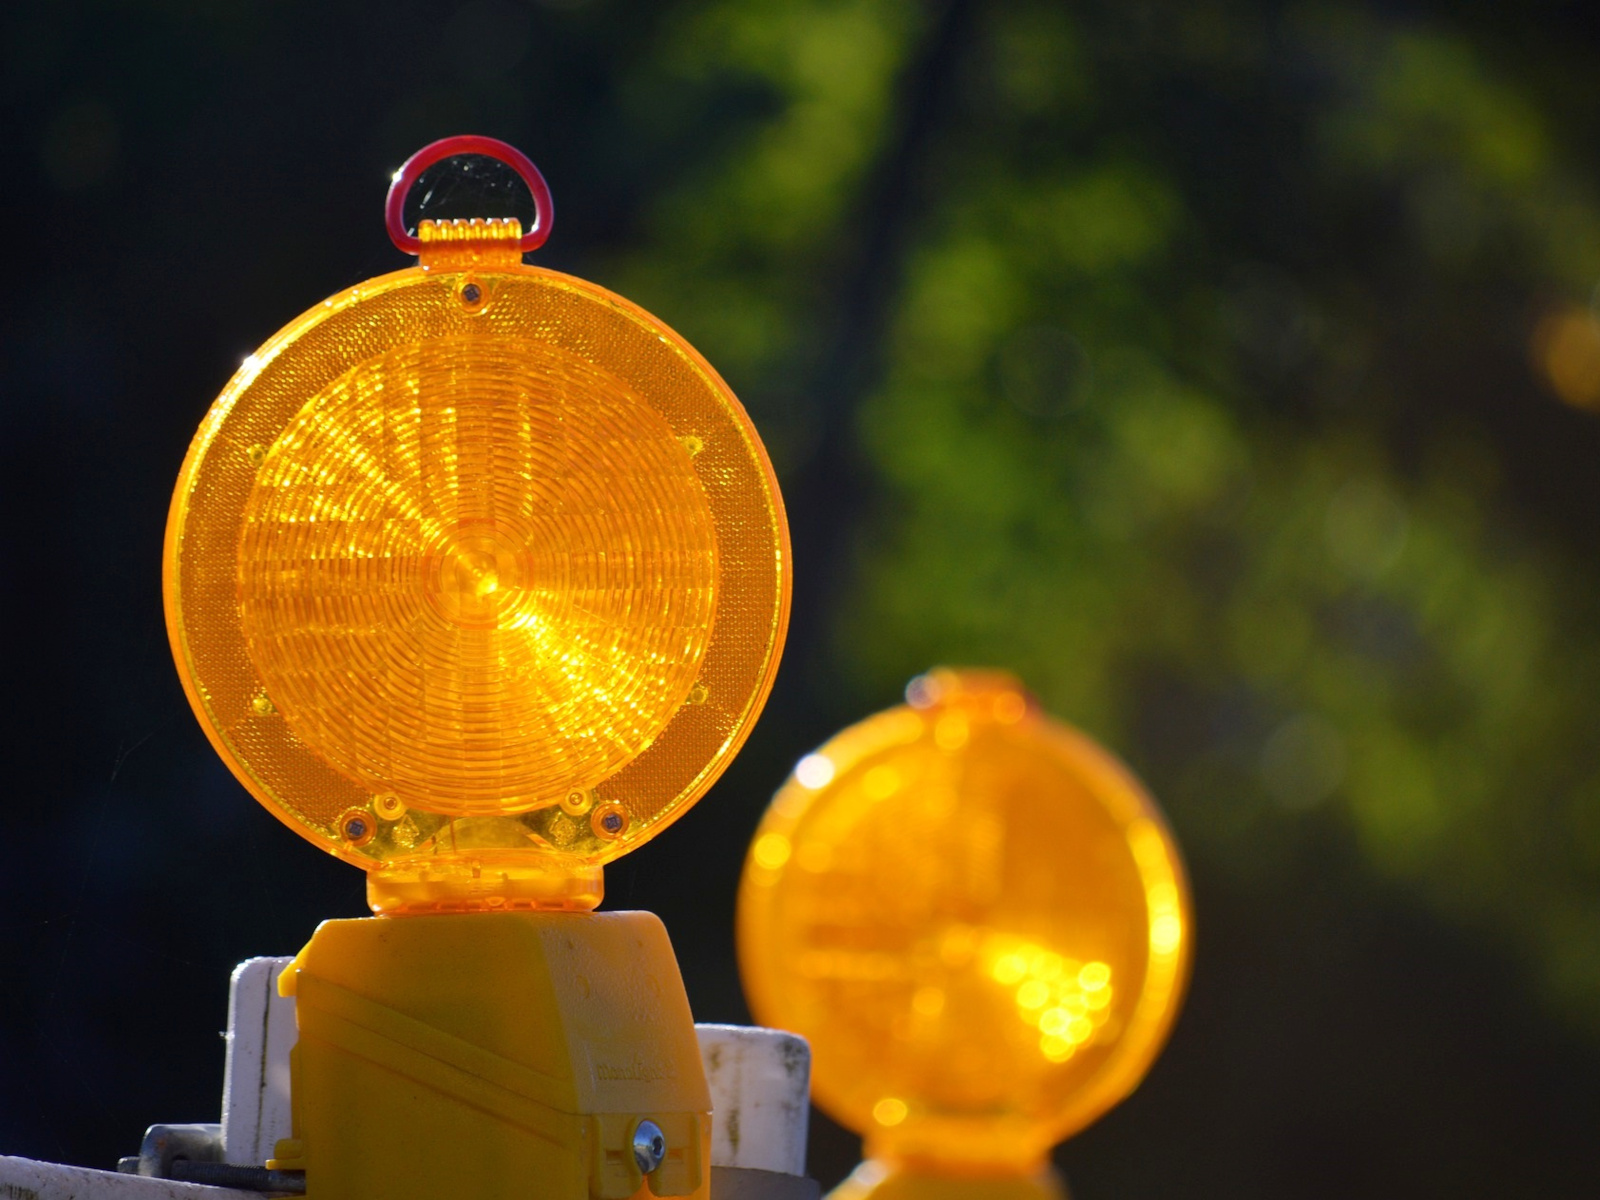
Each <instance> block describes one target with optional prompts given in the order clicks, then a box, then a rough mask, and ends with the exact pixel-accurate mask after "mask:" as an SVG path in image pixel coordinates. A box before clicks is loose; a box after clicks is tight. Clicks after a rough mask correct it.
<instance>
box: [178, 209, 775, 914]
mask: <svg viewBox="0 0 1600 1200" xmlns="http://www.w3.org/2000/svg"><path fill="white" fill-rule="evenodd" d="M519 236H520V227H519V226H518V224H517V222H515V221H508V222H499V221H490V222H485V221H471V222H452V223H445V224H438V223H432V222H426V221H425V222H423V223H422V225H421V226H420V229H419V240H420V254H421V262H420V264H419V265H418V266H416V267H413V268H411V269H409V270H403V271H397V272H395V273H393V274H391V275H385V276H382V277H380V278H377V279H373V280H369V281H368V282H366V283H363V284H361V285H360V286H358V287H354V288H350V289H348V290H346V291H344V292H341V293H340V294H338V295H336V296H333V297H331V298H330V299H328V300H326V301H324V302H323V303H322V304H320V305H318V306H317V307H316V308H314V309H312V310H311V311H310V312H308V313H306V314H304V315H303V316H301V317H299V318H298V319H297V320H295V321H294V322H292V323H291V324H290V325H289V326H288V327H286V328H285V329H284V330H283V331H282V332H280V333H278V334H277V335H276V336H274V337H273V338H272V339H271V340H269V341H268V342H267V343H266V344H265V345H264V346H262V347H261V348H260V349H259V350H258V351H256V353H254V354H252V355H250V357H249V358H247V359H246V360H245V362H244V365H243V366H242V367H241V368H240V370H239V372H238V374H236V375H235V376H234V378H233V379H232V381H231V382H230V383H229V384H228V386H227V387H226V388H225V389H224V390H223V392H222V395H221V396H220V397H218V399H217V401H216V403H215V404H214V405H213V406H212V408H211V411H210V412H209V413H208V414H207V416H206V418H205V421H204V422H203V423H202V424H201V426H200V430H199V432H198V434H197V435H196V437H195V440H194V443H193V445H192V446H191V448H190V450H189V455H188V458H187V460H186V461H185V463H184V466H183V471H182V474H181V476H180V477H179V480H178V485H177V489H176V492H175V493H174V496H173V501H172V510H171V517H170V520H169V522H168V527H167V543H166V560H165V590H166V606H167V625H168V630H169V633H170V635H171V639H172V645H173V651H174V654H175V656H176V658H177V662H178V668H179V673H180V675H181V676H182V678H183V683H184V687H185V689H186V691H187V692H188V695H189V699H190V701H191V703H192V704H193V706H194V709H195V711H196V713H197V714H198V715H199V717H200V720H201V724H202V725H203V726H204V728H205V730H206V733H207V735H208V736H209V737H210V738H211V741H212V743H213V744H214V745H215V746H216V748H217V750H218V752H219V753H220V754H221V755H222V758H223V760H224V761H225V762H226V763H227V764H228V766H229V767H230V768H231V769H232V770H233V772H234V774H236V775H237V776H238V777H239V779H240V780H241V781H242V782H243V783H244V785H245V786H246V787H247V788H249V790H250V791H251V792H252V793H253V794H254V795H255V797H256V798H257V799H258V800H260V801H261V803H263V804H264V805H266V807H267V808H268V809H269V810H271V811H272V812H273V813H274V814H275V815H277V816H278V817H279V818H281V819H282V820H284V821H285V822H286V823H288V824H289V825H290V826H291V827H292V828H294V829H295V830H296V831H297V832H299V833H300V834H302V835H303V836H305V837H306V838H308V839H310V840H311V841H313V842H315V843H317V844H318V845H320V846H323V847H324V848H326V849H327V850H329V851H331V852H332V853H334V854H336V855H338V856H339V857H341V858H344V859H345V860H347V861H349V862H352V863H354V864H356V865H358V866H360V867H363V868H365V869H366V870H367V871H368V872H369V898H370V900H371V902H372V906H373V908H374V910H375V911H377V912H380V913H400V912H429V911H446V910H485V911H487V910H496V909H516V908H567V909H580V910H582V909H590V908H593V907H594V906H595V905H596V904H597V903H598V902H599V900H600V896H601V888H602V885H601V875H600V868H601V865H602V864H603V863H605V862H607V861H609V860H611V859H613V858H616V857H617V856H619V855H621V854H623V853H626V852H627V851H628V850H630V849H632V848H633V847H635V846H637V845H639V844H640V843H641V842H644V841H646V840H648V839H649V838H651V837H653V836H654V835H655V834H656V833H658V832H659V831H660V830H661V829H662V828H664V827H665V826H666V825H667V824H669V823H670V822H671V821H673V820H675V819H676V818H677V817H679V816H681V815H682V814H683V812H684V811H685V810H687V809H688V807H689V806H690V805H691V804H693V803H694V801H695V800H696V799H698V797H699V796H700V795H701V794H703V793H704V791H705V790H706V789H707V788H708V787H709V786H710V785H711V783H712V781H713V780H714V779H715V778H716V777H717V775H718V774H720V773H721V771H722V769H723V767H724V766H725V765H726V763H727V762H728V761H729V759H730V758H731V757H732V755H733V754H734V753H736V752H737V750H738V748H739V747H740V746H741V745H742V744H743V742H744V739H745V737H746V735H747V734H748V732H749V729H750V727H751V725H752V724H753V723H754V720H755V718H756V716H757V714H758V713H759V711H760V709H761V706H762V704H763V703H764V701H765V698H766V695H767V692H768V690H769V688H770V686H771V682H772V677H773V674H774V672H775V671H776V667H777V663H778V657H779V653H780V650H781V647H782V643H783V636H784V630H785V626H786V623H787V617H788V605H789V588H790V568H789V548H788V533H787V526H786V524H785V521H784V514H783V506H782V501H781V499H780V497H779V494H778V488H777V483H776V480H775V478H774V476H773V473H772V469H771V466H770V464H769V463H768V460H767V456H766V453H765V451H764V449H763V447H762V445H761V442H760V439H759V438H758V437H757V435H756V433H755V430H754V428H753V427H752V426H751V424H750V421H749V419H748V418H747V417H746V415H745V413H744V410H743V409H742V408H741V407H740V405H739V402H738V401H737V400H736V399H735V398H734V396H733V394H732V393H731V392H730V391H729V390H728V387H727V385H726V384H725V383H723V381H722V380H721V379H720V378H719V377H718V376H717V374H716V372H715V371H713V370H712V369H711V367H710V366H709V365H707V363H706V362H705V360H704V359H702V358H701V357H700V355H699V354H697V353H696V352H695V351H694V350H693V349H692V348H691V347H690V346H689V345H688V343H687V342H685V341H684V340H683V339H682V338H681V337H679V336H678V335H677V334H676V333H674V332H673V331H672V330H670V329H668V328H667V327H666V326H665V325H663V324H662V323H661V322H659V321H657V320H656V319H655V318H654V317H651V316H650V315H649V314H647V313H645V312H644V311H642V310H641V309H639V308H638V307H636V306H635V305H633V304H630V303H629V302H628V301H626V300H624V299H622V298H621V297H619V296H616V295H613V294H612V293H610V292H608V291H606V290H605V289H604V288H601V287H597V286H596V285H594V284H592V283H586V282H584V281H582V280H578V279H573V278H571V277H568V276H565V275H560V274H557V273H555V272H553V271H546V270H542V269H540V268H537V267H532V266H525V265H523V263H522V261H521V252H520V250H519V249H518V237H519ZM730 596H733V597H734V598H733V599H732V600H731V601H729V599H728V598H729V597H730Z"/></svg>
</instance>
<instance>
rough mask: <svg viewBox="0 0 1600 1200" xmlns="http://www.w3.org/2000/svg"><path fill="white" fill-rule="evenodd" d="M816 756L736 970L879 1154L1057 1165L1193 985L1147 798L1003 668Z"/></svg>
mask: <svg viewBox="0 0 1600 1200" xmlns="http://www.w3.org/2000/svg"><path fill="white" fill-rule="evenodd" d="M908 694H909V696H910V697H911V699H912V703H911V704H910V705H907V706H904V707H899V708H893V709H890V710H888V711H887V712H883V713H879V714H878V715H876V716H873V717H869V718H868V719H867V720H865V721H863V722H861V723H860V724H858V725H854V726H852V727H850V728H849V729H846V730H845V731H843V732H842V733H840V734H838V735H836V736H835V737H834V738H833V739H832V740H831V741H829V742H828V743H827V744H826V745H824V746H823V747H822V748H821V749H819V750H817V751H816V752H815V753H814V754H811V755H808V756H806V757H805V758H804V759H802V760H801V761H800V763H799V764H798V765H797V767H796V768H795V771H794V774H793V775H792V776H791V777H790V778H789V780H788V781H787V782H786V783H785V784H784V785H783V787H782V788H781V789H780V790H779V792H778V794H777V795H776V797H774V799H773V801H772V805H771V807H770V808H769V809H768V810H767V813H766V816H765V817H764V819H763V820H762V822H761V826H760V828H759V829H758V830H757V831H756V836H755V840H754V841H753V842H752V843H751V849H750V855H749V858H748V859H747V861H746V864H745V872H744V877H743V880H742V881H741V884H740V889H739V907H738V935H739V960H740V968H741V971H742V974H743V977H744V982H745V988H746V990H747V992H748V994H749V999H750V1005H751V1008H752V1010H753V1011H754V1013H755V1015H756V1017H757V1019H758V1020H760V1021H761V1023H762V1024H765V1025H772V1026H775V1027H777V1028H781V1029H789V1030H792V1031H794V1032H796V1033H799V1034H802V1035H803V1036H805V1037H806V1038H808V1039H809V1040H810V1042H811V1049H812V1064H813V1065H812V1088H813V1094H814V1096H815V1098H816V1100H817V1103H818V1104H819V1105H821V1106H822V1107H823V1108H824V1109H826V1110H827V1111H828V1112H829V1113H830V1114H831V1115H833V1116H834V1117H835V1118H837V1119H838V1120H839V1121H841V1122H842V1123H844V1124H845V1125H847V1126H849V1127H851V1128H853V1129H855V1130H857V1131H858V1132H860V1133H862V1134H863V1135H864V1136H865V1138H866V1141H867V1152H868V1153H869V1154H870V1155H871V1156H872V1157H874V1158H879V1159H884V1160H888V1161H892V1162H909V1163H921V1164H926V1165H932V1166H934V1167H936V1168H937V1167H940V1166H942V1167H945V1168H949V1169H954V1170H957V1171H960V1172H972V1171H979V1172H986V1171H1002V1172H1003V1171H1023V1172H1030V1171H1035V1170H1039V1169H1041V1168H1042V1165H1043V1162H1044V1159H1045V1156H1046V1155H1047V1154H1048V1152H1049V1149H1050V1147H1051V1146H1052V1145H1053V1144H1054V1143H1055V1142H1057V1141H1059V1140H1061V1139H1062V1138H1064V1137H1066V1136H1068V1135H1069V1134H1071V1133H1073V1132H1075V1131H1076V1130H1078V1129H1080V1128H1082V1127H1083V1126H1085V1125H1087V1124H1088V1123H1089V1122H1090V1121H1092V1120H1094V1119H1095V1118H1096V1117H1098V1116H1099V1115H1100V1114H1101V1113H1103V1112H1104V1111H1105V1110H1106V1109H1108V1108H1110V1107H1111V1106H1112V1105H1114V1104H1115V1103H1116V1102H1117V1101H1118V1100H1120V1099H1121V1098H1122V1097H1123V1096H1125V1095H1126V1094H1127V1093H1128V1092H1129V1091H1131V1090H1132V1089H1133V1087H1134V1086H1135V1085H1136V1084H1137V1083H1138V1082H1139V1080H1140V1079H1141V1078H1142V1077H1143V1076H1144V1073H1145V1071H1146V1070H1147V1069H1148V1068H1149V1066H1150V1063H1151V1062H1152V1061H1153V1060H1154V1058H1155V1055H1156V1053H1157V1051H1158V1050H1159V1049H1160V1047H1161V1044H1162V1042H1163V1041H1164V1040H1165V1038H1166V1034H1167V1031H1168V1029H1169V1027H1170V1025H1171V1023H1172V1019H1173V1017H1174V1015H1175V1014H1176V1012H1177V1008H1178V1004H1179V1002H1180V1000H1181V998H1182V991H1183V986H1184V983H1185V980H1186V977H1187V969H1188V958H1189V941H1190V915H1189V899H1188V891H1187V886H1186V884H1185V881H1184V875H1183V868H1182V864H1181V862H1180V860H1179V858H1178V852H1177V847H1176V845H1175V844H1174V842H1173V840H1172V837H1171V835H1170V834H1169V833H1168V832H1167V829H1166V826H1165V823H1164V822H1163V820H1162V818H1161V815H1160V813H1159V811H1158V810H1157V809H1156V806H1155V804H1154V803H1153V802H1152V801H1151V799H1150V797H1149V796H1148V795H1147V794H1146V792H1145V790H1144V788H1143V787H1142V786H1140V784H1139V782H1138V781H1137V780H1136V779H1135V778H1134V777H1133V776H1132V775H1131V774H1130V773H1129V772H1128V770H1127V768H1125V767H1124V766H1122V764H1121V763H1119V762H1117V761H1116V760H1115V759H1114V758H1112V757H1111V755H1109V754H1108V753H1106V751H1105V750H1103V749H1101V748H1100V747H1099V746H1098V745H1096V744H1095V743H1094V742H1092V741H1091V740H1089V739H1088V738H1087V737H1085V736H1084V735H1083V734H1081V733H1078V732H1077V731H1076V730H1073V729H1071V728H1070V727H1068V726H1066V725H1064V724H1062V723H1060V722H1058V721H1054V720H1052V719H1050V718H1049V717H1047V716H1045V715H1043V714H1042V713H1040V712H1039V711H1038V709H1037V707H1036V706H1035V705H1034V704H1033V703H1032V702H1031V701H1030V700H1029V698H1028V697H1027V696H1026V694H1025V693H1024V692H1023V691H1022V689H1021V687H1020V686H1019V685H1018V684H1017V683H1016V681H1015V680H1013V679H1011V678H1010V677H1009V676H1004V675H1000V674H998V673H976V672H952V671H936V672H932V673H930V674H929V675H926V676H923V677H921V678H920V679H918V680H917V681H915V682H914V683H913V684H912V687H911V688H910V689H909V690H908Z"/></svg>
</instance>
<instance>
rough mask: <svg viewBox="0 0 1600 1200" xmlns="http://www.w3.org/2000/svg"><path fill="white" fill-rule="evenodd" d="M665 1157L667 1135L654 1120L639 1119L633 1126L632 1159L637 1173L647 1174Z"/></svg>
mask: <svg viewBox="0 0 1600 1200" xmlns="http://www.w3.org/2000/svg"><path fill="white" fill-rule="evenodd" d="M666 1157H667V1137H666V1135H665V1134H664V1133H662V1132H661V1126H659V1125H657V1124H656V1123H655V1122H654V1121H640V1122H639V1123H638V1124H637V1125H635V1126H634V1128H633V1161H634V1162H635V1163H637V1164H638V1166H639V1174H641V1175H648V1174H650V1172H651V1171H654V1170H655V1169H656V1168H657V1167H659V1166H660V1165H661V1160H662V1159H664V1158H666Z"/></svg>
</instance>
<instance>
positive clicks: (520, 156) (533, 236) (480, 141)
mask: <svg viewBox="0 0 1600 1200" xmlns="http://www.w3.org/2000/svg"><path fill="white" fill-rule="evenodd" d="M458 154H482V155H484V156H485V157H486V158H493V159H498V160H499V161H500V162H503V163H505V164H506V166H508V167H510V168H511V169H512V170H513V171H515V172H516V173H517V174H518V175H520V176H521V177H522V182H523V183H525V184H527V185H528V191H529V192H531V193H532V194H533V228H531V229H529V230H528V232H527V233H525V234H523V235H522V240H521V241H519V242H518V243H517V246H518V248H519V249H521V250H522V251H523V253H527V252H528V251H529V250H537V249H538V248H539V247H540V246H542V245H544V243H545V239H546V238H548V237H549V236H550V226H551V225H553V224H555V219H556V206H555V201H553V200H552V199H551V198H550V185H549V184H548V183H546V182H545V181H544V176H543V175H541V174H539V168H538V167H536V166H534V165H533V160H532V159H530V158H529V157H528V156H527V155H526V154H524V153H523V152H522V151H521V150H518V149H517V148H516V147H515V146H510V145H507V144H506V143H505V142H502V141H500V140H499V139H498V138H491V137H479V136H477V135H476V134H471V133H463V134H459V135H457V136H456V137H447V138H440V139H439V140H438V141H437V142H431V143H429V144H428V145H426V146H424V147H423V148H422V149H421V150H418V151H417V152H416V153H415V154H413V155H412V156H411V157H410V158H408V159H406V161H405V165H404V166H403V167H401V168H400V169H399V170H398V171H396V172H395V173H394V182H393V183H391V184H390V185H389V199H388V200H387V201H386V202H385V203H384V206H383V219H384V223H385V224H387V225H388V226H389V240H390V241H392V242H393V243H394V244H395V245H396V246H398V247H400V249H401V250H403V251H404V252H405V253H407V254H420V253H421V252H422V241H421V239H420V238H418V237H417V236H416V235H415V234H412V233H407V232H406V222H405V206H406V196H408V195H409V194H410V192H411V188H412V185H413V184H415V183H416V182H417V176H419V175H421V174H422V173H423V172H424V171H426V170H427V169H428V168H429V167H431V166H433V164H434V163H437V162H442V161H444V160H445V159H447V158H454V157H455V156H456V155H458Z"/></svg>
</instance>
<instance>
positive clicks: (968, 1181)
mask: <svg viewBox="0 0 1600 1200" xmlns="http://www.w3.org/2000/svg"><path fill="white" fill-rule="evenodd" d="M869 1196H870V1197H871V1198H872V1200H1068V1193H1067V1186H1066V1184H1065V1183H1064V1182H1063V1181H1062V1179H1061V1176H1060V1175H1059V1174H1057V1172H1056V1171H1055V1169H1054V1168H1052V1167H1048V1166H1047V1167H1045V1168H1044V1169H1043V1170H1041V1171H1040V1172H1039V1173H1037V1174H1035V1175H955V1174H934V1173H931V1172H926V1171H921V1170H916V1169H914V1168H911V1167H897V1166H890V1165H888V1164H886V1163H882V1162H879V1161H878V1160H877V1159H872V1158H869V1159H867V1161H866V1162H864V1163H862V1164H861V1165H860V1166H859V1167H857V1168H856V1169H855V1170H854V1171H852V1172H851V1173H850V1176H849V1178H847V1179H846V1180H845V1181H844V1182H843V1183H841V1184H840V1185H839V1186H838V1187H836V1188H834V1189H833V1191H831V1192H829V1193H828V1195H827V1196H826V1197H825V1198H824V1200H867V1197H869Z"/></svg>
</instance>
